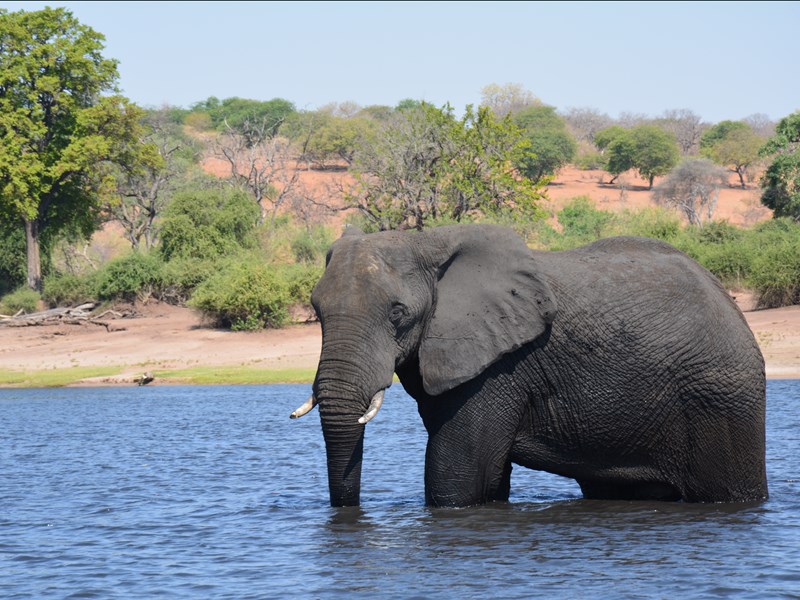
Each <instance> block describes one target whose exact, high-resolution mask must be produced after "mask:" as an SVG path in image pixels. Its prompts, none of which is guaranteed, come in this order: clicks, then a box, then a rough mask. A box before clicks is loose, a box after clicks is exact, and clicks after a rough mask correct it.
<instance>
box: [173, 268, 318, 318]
mask: <svg viewBox="0 0 800 600" xmlns="http://www.w3.org/2000/svg"><path fill="white" fill-rule="evenodd" d="M315 269H316V268H315ZM308 273H309V271H308V270H305V271H304V270H303V269H302V268H300V267H298V266H296V265H292V266H290V265H270V264H266V263H264V262H263V261H258V260H242V261H238V262H236V263H233V264H231V265H230V266H228V268H226V269H224V270H223V271H220V272H219V273H217V274H216V275H214V276H213V277H211V278H209V279H207V280H206V281H204V282H203V283H202V284H200V285H199V286H198V288H197V289H196V290H195V293H194V295H193V296H192V299H191V300H190V301H189V305H190V306H192V307H194V308H197V309H199V310H200V311H202V312H203V314H205V315H206V316H207V317H209V318H210V319H211V320H212V321H213V322H214V324H216V325H217V326H221V327H230V328H231V329H234V330H255V329H261V328H264V327H280V326H282V325H284V324H286V322H287V321H288V319H289V306H290V305H291V304H292V303H294V302H296V301H297V300H298V296H300V295H305V293H306V291H308V295H309V296H310V288H309V282H310V281H311V280H313V281H314V282H316V280H317V279H318V278H319V275H320V273H319V271H316V272H315V273H314V274H313V275H308ZM303 275H306V277H303ZM311 285H313V284H311ZM304 301H306V302H307V301H308V298H307V297H306V298H304Z"/></svg>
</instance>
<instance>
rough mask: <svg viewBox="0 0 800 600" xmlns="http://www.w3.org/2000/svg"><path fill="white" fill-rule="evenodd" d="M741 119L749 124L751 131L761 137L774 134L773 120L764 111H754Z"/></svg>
mask: <svg viewBox="0 0 800 600" xmlns="http://www.w3.org/2000/svg"><path fill="white" fill-rule="evenodd" d="M742 121H744V122H745V123H747V124H748V125H750V127H752V128H753V131H755V132H756V133H757V134H758V135H760V136H761V137H765V138H769V137H772V136H773V135H775V121H773V120H772V119H770V118H769V116H768V115H765V114H764V113H754V114H752V115H749V116H747V117H745V118H744V119H742Z"/></svg>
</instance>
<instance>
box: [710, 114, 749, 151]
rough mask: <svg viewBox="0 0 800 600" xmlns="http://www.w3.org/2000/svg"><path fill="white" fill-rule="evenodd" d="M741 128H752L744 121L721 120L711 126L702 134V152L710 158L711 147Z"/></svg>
mask: <svg viewBox="0 0 800 600" xmlns="http://www.w3.org/2000/svg"><path fill="white" fill-rule="evenodd" d="M741 129H750V126H749V125H748V124H747V123H745V122H744V121H720V122H719V123H717V124H716V125H714V126H713V127H709V128H708V129H706V130H705V132H703V135H702V136H700V154H702V155H703V156H706V157H708V158H710V156H709V153H710V152H711V148H713V147H714V146H715V145H716V144H717V143H719V142H720V141H722V140H723V139H725V137H727V136H728V134H730V133H731V132H732V131H737V130H741Z"/></svg>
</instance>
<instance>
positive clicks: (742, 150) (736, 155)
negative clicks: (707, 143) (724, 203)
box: [706, 125, 765, 189]
mask: <svg viewBox="0 0 800 600" xmlns="http://www.w3.org/2000/svg"><path fill="white" fill-rule="evenodd" d="M764 142H765V140H764V138H762V137H761V136H759V135H758V134H757V133H756V132H755V131H753V130H752V128H751V127H750V126H749V125H747V126H745V127H744V128H736V129H732V130H731V131H729V132H728V133H727V134H726V135H725V137H723V138H722V139H720V140H719V141H717V142H716V143H715V144H714V145H713V146H711V147H710V148H709V149H708V150H707V153H706V155H707V156H708V157H709V158H711V160H713V161H714V162H715V163H717V164H718V165H723V166H726V167H729V168H730V169H731V171H733V172H734V173H736V174H737V175H738V176H739V183H740V184H741V185H742V189H745V188H746V187H747V185H746V184H745V182H744V178H745V175H747V174H748V171H749V169H750V167H751V166H752V165H753V164H754V163H755V162H756V161H758V158H759V154H758V152H759V150H760V149H761V146H762V145H763V144H764Z"/></svg>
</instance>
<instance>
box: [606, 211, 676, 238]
mask: <svg viewBox="0 0 800 600" xmlns="http://www.w3.org/2000/svg"><path fill="white" fill-rule="evenodd" d="M680 233H681V220H680V219H679V218H678V217H677V215H675V213H673V212H671V211H668V210H665V209H663V208H645V209H642V210H637V211H628V210H626V211H623V212H622V213H619V214H617V215H616V218H615V223H614V234H615V235H634V236H639V237H648V238H654V239H657V240H663V241H665V242H671V241H672V240H674V239H675V238H677V237H678V236H679V235H680Z"/></svg>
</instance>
